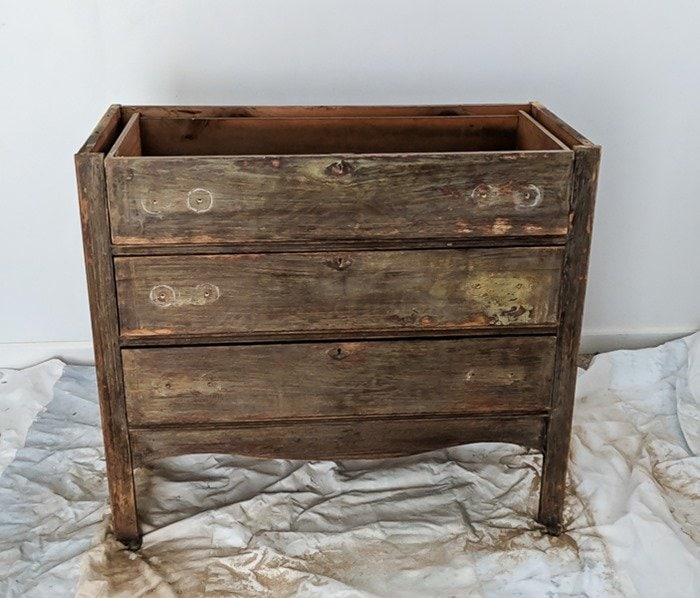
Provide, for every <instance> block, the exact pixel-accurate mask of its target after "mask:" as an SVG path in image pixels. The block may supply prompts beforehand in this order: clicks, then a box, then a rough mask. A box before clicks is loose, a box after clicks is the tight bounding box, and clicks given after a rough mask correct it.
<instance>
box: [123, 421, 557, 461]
mask: <svg viewBox="0 0 700 598" xmlns="http://www.w3.org/2000/svg"><path fill="white" fill-rule="evenodd" d="M546 420H547V418H546V417H545V416H535V415H523V416H496V417H449V418H446V417H437V418H430V419H428V418H426V419H416V418H412V419H400V418H392V419H387V420H358V421H334V422H329V421H325V422H319V421H310V422H303V423H292V422H289V423H269V424H259V423H258V424H238V425H236V426H227V427H218V428H209V429H207V428H204V427H200V428H193V427H190V428H138V429H134V430H131V431H130V432H129V437H130V440H131V453H132V456H133V459H134V466H136V467H139V466H142V465H147V464H148V463H151V462H153V461H155V460H157V459H161V458H163V457H171V456H174V455H184V454H190V453H225V454H239V455H252V456H256V457H270V458H280V459H369V458H377V457H398V456H402V455H411V454H416V453H422V452H425V451H432V450H436V449H442V448H447V447H450V446H458V445H460V444H468V443H471V442H511V443H514V444H521V445H524V446H527V447H529V448H534V449H537V450H543V447H544V432H545V427H546Z"/></svg>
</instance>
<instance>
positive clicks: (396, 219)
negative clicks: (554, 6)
mask: <svg viewBox="0 0 700 598" xmlns="http://www.w3.org/2000/svg"><path fill="white" fill-rule="evenodd" d="M572 159H573V152H572V151H571V150H570V149H569V148H567V147H566V146H565V145H563V144H562V143H561V142H560V141H559V140H558V139H556V138H555V137H554V136H553V135H552V134H551V133H549V132H548V131H547V130H545V129H544V128H543V127H542V126H541V125H540V124H539V123H537V122H536V121H534V120H533V119H532V118H531V117H530V116H529V115H528V114H526V113H524V112H521V113H520V114H518V115H506V116H423V117H415V116H414V117H405V116H393V117H392V116H382V117H370V116H364V117H352V116H344V117H313V118H312V117H295V118H288V117H284V118H283V117H272V118H265V117H259V118H241V117H238V118H177V117H167V118H166V117H162V118H146V117H141V116H140V115H139V114H138V113H136V114H134V115H133V116H132V118H131V119H130V120H129V122H128V124H127V126H126V127H125V129H124V131H123V132H122V134H121V135H120V137H119V139H118V140H117V141H116V143H115V144H114V146H113V148H112V150H111V151H110V153H109V154H108V156H107V158H106V160H105V166H106V176H107V191H108V197H109V211H110V222H111V227H112V241H113V242H114V243H115V244H133V245H148V244H189V243H196V244H207V243H211V244H222V243H236V244H243V243H274V242H304V241H333V240H358V239H372V240H382V239H389V240H391V239H402V240H403V239H450V240H460V239H465V238H478V237H524V236H536V237H543V238H545V237H546V238H547V239H548V240H552V237H563V236H564V235H566V232H567V227H568V194H569V179H570V174H571V167H572Z"/></svg>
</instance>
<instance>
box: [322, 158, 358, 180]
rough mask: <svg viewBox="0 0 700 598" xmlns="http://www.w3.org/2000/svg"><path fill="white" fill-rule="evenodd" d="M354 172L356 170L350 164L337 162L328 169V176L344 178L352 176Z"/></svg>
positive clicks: (341, 161) (343, 161)
mask: <svg viewBox="0 0 700 598" xmlns="http://www.w3.org/2000/svg"><path fill="white" fill-rule="evenodd" d="M353 170H355V169H354V168H353V167H352V164H350V162H347V161H345V160H338V161H337V162H333V163H332V164H329V165H328V166H327V167H326V174H330V175H332V176H343V175H345V174H350V173H351V172H352V171H353Z"/></svg>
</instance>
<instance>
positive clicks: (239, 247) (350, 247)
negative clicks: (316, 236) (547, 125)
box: [112, 236, 566, 256]
mask: <svg viewBox="0 0 700 598" xmlns="http://www.w3.org/2000/svg"><path fill="white" fill-rule="evenodd" d="M565 244H566V237H562V236H538V237H507V236H503V237H498V238H494V237H491V238H488V237H481V238H468V239H336V240H333V241H318V240H316V241H305V240H297V241H285V242H276V243H272V244H271V243H265V242H262V243H246V244H241V243H230V244H223V245H209V244H202V245H193V244H189V245H155V244H154V245H113V246H112V254H113V255H115V256H129V255H209V254H212V253H297V252H308V251H373V250H379V251H381V250H391V249H467V248H470V247H484V248H489V247H491V248H493V247H536V246H544V245H565Z"/></svg>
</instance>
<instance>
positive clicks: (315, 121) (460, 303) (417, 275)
mask: <svg viewBox="0 0 700 598" xmlns="http://www.w3.org/2000/svg"><path fill="white" fill-rule="evenodd" d="M599 159H600V148H599V147H598V146H596V145H594V144H592V143H591V142H590V141H588V140H587V139H585V138H584V137H582V136H581V135H580V134H579V133H577V132H576V131H574V130H573V129H572V128H571V127H569V126H568V125H567V124H565V123H564V122H562V121H561V120H560V119H559V118H557V117H556V116H555V115H554V114H552V113H551V112H550V111H549V110H547V109H546V108H544V107H543V106H542V105H540V104H538V103H536V102H533V103H530V104H521V105H459V106H417V107H409V106H396V107H392V106H388V107H381V106H372V107H362V106H355V107H347V106H345V107H344V106H337V107H270V106H266V107H184V106H183V107H159V106H119V105H115V106H112V107H111V108H109V110H108V111H107V113H106V114H105V115H104V117H103V118H102V120H101V121H100V122H99V124H98V125H97V127H96V129H95V130H94V132H93V133H92V135H91V136H90V138H89V139H88V141H87V142H86V143H85V145H84V146H83V148H82V149H81V150H80V151H79V153H78V154H77V155H76V167H77V176H78V187H79V196H80V212H81V218H82V226H83V239H84V247H85V261H86V268H87V278H88V291H89V295H90V306H91V315H92V327H93V337H94V345H95V359H96V365H97V380H98V390H99V395H100V407H101V413H102V425H103V432H104V440H105V450H106V459H107V473H108V481H109V489H110V498H111V505H112V517H113V528H114V533H115V535H116V537H117V538H118V539H120V540H122V541H123V542H125V543H126V544H127V545H128V546H130V547H131V548H137V547H138V546H139V543H140V531H139V524H138V516H137V508H136V493H135V488H134V477H133V469H134V467H139V466H143V465H146V464H148V462H149V461H151V460H154V459H158V458H162V457H166V456H172V455H177V454H184V453H194V452H218V453H237V454H246V455H254V456H263V457H280V458H292V459H352V458H372V457H386V456H397V455H408V454H412V453H419V452H423V451H429V450H433V449H438V448H444V447H448V446H453V445H459V444H465V443H470V442H485V441H488V442H491V441H502V442H511V443H517V444H521V445H524V446H527V447H531V448H535V449H537V450H540V451H542V452H543V454H544V461H543V472H542V487H541V494H540V508H539V514H538V520H539V521H540V522H541V523H542V524H543V525H544V527H545V528H546V530H547V531H549V532H550V533H554V534H556V533H559V532H560V531H561V527H562V526H561V516H562V504H563V498H564V488H565V481H566V467H567V459H568V450H569V436H570V432H571V416H572V410H573V395H574V386H575V379H576V359H577V352H578V343H579V336H580V328H581V318H582V312H583V300H584V293H585V284H586V272H587V267H588V252H589V245H590V234H591V225H592V215H593V205H594V198H595V189H596V181H597V173H598V164H599Z"/></svg>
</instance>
